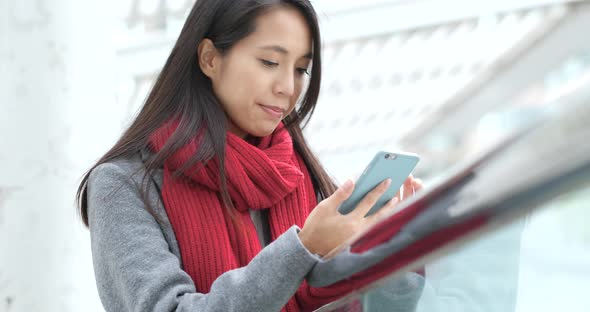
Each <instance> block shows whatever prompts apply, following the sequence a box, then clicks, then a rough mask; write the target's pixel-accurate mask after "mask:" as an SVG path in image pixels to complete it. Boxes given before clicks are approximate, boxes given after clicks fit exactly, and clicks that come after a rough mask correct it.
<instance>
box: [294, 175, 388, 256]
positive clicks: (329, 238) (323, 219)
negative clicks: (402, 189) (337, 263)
mask: <svg viewBox="0 0 590 312" xmlns="http://www.w3.org/2000/svg"><path fill="white" fill-rule="evenodd" d="M389 184H391V180H390V179H387V180H384V181H383V182H381V184H379V185H378V186H376V187H375V188H374V189H373V190H371V192H369V193H368V194H367V195H366V196H365V198H363V200H362V201H361V202H360V203H359V204H358V206H357V207H356V208H355V209H354V210H353V211H352V212H350V213H348V214H346V215H343V214H341V213H340V212H338V207H339V206H340V204H342V203H343V202H344V201H345V200H346V199H347V198H348V197H349V196H350V195H351V194H352V191H353V190H354V183H353V182H352V181H351V180H348V181H346V182H345V183H344V184H343V185H342V186H340V188H338V189H337V190H336V192H334V194H332V196H330V197H328V198H326V199H324V200H323V201H321V202H320V203H319V204H318V205H317V206H316V207H315V208H314V209H313V211H312V212H311V213H310V214H309V216H308V217H307V219H306V220H305V224H304V225H303V228H302V229H301V231H299V238H300V239H301V242H302V243H303V245H304V246H305V247H306V248H307V249H308V250H309V251H310V252H311V253H314V254H318V255H320V256H324V255H326V254H327V253H329V252H330V251H332V250H333V249H334V248H336V247H338V246H340V245H341V244H342V243H344V242H345V241H347V240H348V239H350V238H351V237H352V236H353V235H354V234H355V233H357V232H358V231H360V230H362V229H364V228H366V227H367V226H370V225H372V224H374V223H376V222H377V221H378V220H379V219H381V218H382V217H383V216H384V215H387V214H388V213H391V212H392V210H393V209H394V208H395V205H396V204H397V203H398V201H399V198H398V197H394V198H393V199H392V200H390V201H389V202H387V203H386V204H385V206H384V207H382V208H381V209H380V210H379V211H378V212H377V213H375V214H372V215H370V216H368V217H365V215H366V214H367V212H369V210H370V209H371V208H372V207H373V206H374V205H375V203H376V202H377V200H378V199H379V198H380V197H381V195H383V193H385V191H386V190H387V188H388V187H389Z"/></svg>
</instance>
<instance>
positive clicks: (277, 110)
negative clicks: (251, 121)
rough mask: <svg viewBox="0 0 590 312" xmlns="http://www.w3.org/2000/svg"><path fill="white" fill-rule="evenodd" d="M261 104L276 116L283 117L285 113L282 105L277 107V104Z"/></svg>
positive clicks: (265, 109)
mask: <svg viewBox="0 0 590 312" xmlns="http://www.w3.org/2000/svg"><path fill="white" fill-rule="evenodd" d="M258 105H260V107H262V109H263V110H264V111H265V112H267V113H268V114H269V115H271V116H272V117H274V118H282V117H283V115H284V114H285V109H283V108H280V107H276V106H268V105H263V104H258Z"/></svg>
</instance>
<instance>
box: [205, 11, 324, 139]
mask: <svg viewBox="0 0 590 312" xmlns="http://www.w3.org/2000/svg"><path fill="white" fill-rule="evenodd" d="M311 50H312V37H311V34H310V32H309V29H308V26H307V23H306V20H305V18H304V17H303V16H302V15H301V14H300V13H299V12H298V11H297V10H296V9H294V8H289V7H278V8H273V9H271V10H269V11H268V12H266V13H265V14H263V15H261V16H259V17H258V18H257V19H256V30H255V31H254V32H253V33H252V34H250V35H249V36H247V37H245V38H244V39H242V40H240V41H238V42H237V43H236V44H235V45H234V46H233V47H232V48H231V49H229V51H227V53H226V54H224V55H223V56H222V55H220V54H219V53H217V51H216V50H215V48H214V47H213V45H212V44H211V41H209V40H203V42H202V43H201V44H200V45H199V61H200V66H201V69H203V72H204V73H205V74H206V75H207V76H208V77H209V78H210V79H211V81H212V84H213V91H214V93H215V95H216V96H217V98H218V99H219V101H220V102H221V105H222V106H223V109H224V111H225V113H226V116H227V117H228V122H229V127H230V128H229V130H230V131H231V132H233V133H234V134H236V135H238V136H240V137H242V138H244V137H245V136H246V135H248V134H250V135H253V136H257V137H262V136H267V135H269V134H271V133H272V132H273V131H274V130H275V128H276V127H277V125H278V124H279V122H280V121H281V120H282V119H283V118H285V117H286V116H287V115H288V114H289V113H290V112H291V111H293V109H294V108H295V104H296V103H297V100H298V99H299V96H300V95H301V92H302V89H303V87H304V84H305V79H307V78H306V77H307V76H308V75H307V72H308V67H309V66H310V64H311Z"/></svg>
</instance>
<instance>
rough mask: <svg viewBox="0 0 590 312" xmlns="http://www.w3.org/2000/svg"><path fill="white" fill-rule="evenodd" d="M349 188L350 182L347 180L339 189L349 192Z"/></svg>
mask: <svg viewBox="0 0 590 312" xmlns="http://www.w3.org/2000/svg"><path fill="white" fill-rule="evenodd" d="M351 187H352V180H350V179H348V180H346V182H344V184H342V187H341V188H342V190H344V191H349V190H350V188H351Z"/></svg>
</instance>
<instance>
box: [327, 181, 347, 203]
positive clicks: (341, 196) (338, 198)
mask: <svg viewBox="0 0 590 312" xmlns="http://www.w3.org/2000/svg"><path fill="white" fill-rule="evenodd" d="M353 190H354V182H352V180H350V179H348V180H346V182H344V184H342V185H341V186H340V187H339V188H338V189H337V190H336V191H335V192H334V193H333V194H332V195H331V196H330V197H328V198H326V199H325V201H327V202H328V203H329V204H330V205H333V206H334V207H338V206H339V205H340V204H342V202H344V201H345V200H346V199H347V198H348V197H350V195H351V194H352V191H353Z"/></svg>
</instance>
